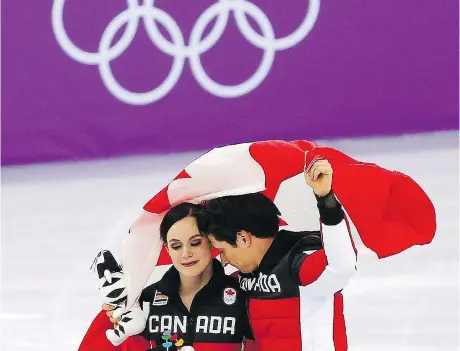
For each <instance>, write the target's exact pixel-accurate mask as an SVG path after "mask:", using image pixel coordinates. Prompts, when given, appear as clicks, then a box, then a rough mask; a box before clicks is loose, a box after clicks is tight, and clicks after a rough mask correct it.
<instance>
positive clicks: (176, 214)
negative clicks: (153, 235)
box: [160, 202, 201, 243]
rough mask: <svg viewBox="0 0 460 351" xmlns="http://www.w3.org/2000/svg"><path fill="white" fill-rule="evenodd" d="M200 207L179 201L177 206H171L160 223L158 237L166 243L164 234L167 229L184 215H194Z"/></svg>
mask: <svg viewBox="0 0 460 351" xmlns="http://www.w3.org/2000/svg"><path fill="white" fill-rule="evenodd" d="M200 208H201V206H200V205H195V204H191V203H187V202H184V203H181V204H179V205H177V206H174V207H172V208H171V209H170V210H169V211H168V212H167V213H166V215H165V216H164V218H163V220H162V221H161V224H160V237H161V240H163V242H165V243H166V241H167V240H166V236H167V234H168V232H169V229H171V227H172V226H173V225H174V224H175V223H176V222H179V221H180V220H181V219H184V218H186V217H194V216H195V213H196V212H197V211H198V210H199V209H200Z"/></svg>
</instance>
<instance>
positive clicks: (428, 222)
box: [122, 140, 436, 306]
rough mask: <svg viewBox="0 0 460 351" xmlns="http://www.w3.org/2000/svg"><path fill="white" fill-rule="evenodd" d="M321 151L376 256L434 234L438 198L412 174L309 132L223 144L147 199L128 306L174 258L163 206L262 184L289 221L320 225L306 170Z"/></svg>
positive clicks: (131, 239) (129, 247) (135, 229)
mask: <svg viewBox="0 0 460 351" xmlns="http://www.w3.org/2000/svg"><path fill="white" fill-rule="evenodd" d="M320 158H325V159H327V160H329V162H330V163H331V165H332V167H333V169H334V177H333V184H332V188H333V191H334V193H335V194H336V196H337V198H338V199H339V201H340V202H341V203H342V205H343V207H344V209H345V210H346V212H347V214H348V216H349V218H350V219H351V222H352V223H353V225H354V226H355V228H356V230H357V235H358V237H357V238H355V240H357V241H358V243H362V244H363V245H364V247H365V248H367V249H370V250H372V252H374V253H375V256H376V257H378V258H384V257H388V256H391V255H395V254H398V253H400V252H402V251H404V250H406V249H408V248H410V247H412V246H414V245H424V244H428V243H429V242H431V240H432V239H433V237H434V234H435V231H436V215H435V210H434V207H433V204H432V203H431V201H430V199H429V198H428V196H427V195H426V194H425V192H424V191H423V189H422V188H421V187H420V186H419V185H418V184H417V183H416V182H415V181H414V180H412V179H411V178H410V177H408V176H407V175H404V174H402V173H400V172H396V171H389V170H386V169H384V168H381V167H379V166H377V165H375V164H371V163H364V162H359V161H357V160H354V159H352V158H351V157H349V156H347V155H345V154H343V153H341V152H340V151H338V150H335V149H333V148H329V147H321V146H318V145H316V144H314V143H312V142H309V141H304V140H298V141H292V142H286V141H280V140H269V141H261V142H254V143H245V144H236V145H230V146H224V147H220V148H215V149H213V150H211V151H209V152H208V153H206V154H204V155H202V156H201V157H199V158H198V159H196V160H195V161H193V162H192V163H190V164H189V165H188V166H187V167H185V169H184V170H183V171H182V172H180V173H179V174H178V175H177V176H176V177H175V178H174V180H173V181H171V183H169V184H168V185H167V186H166V187H165V188H164V189H162V190H161V191H160V192H159V193H158V194H156V195H155V196H154V197H153V198H152V199H151V200H149V201H148V202H147V203H146V204H145V206H144V209H143V210H144V211H143V213H142V214H141V216H140V218H139V219H138V220H137V221H136V222H135V223H134V225H133V226H132V228H131V230H130V234H129V235H127V236H126V237H125V241H124V243H123V249H122V264H123V267H124V271H125V276H126V282H127V289H128V306H131V305H132V304H133V303H134V302H135V301H136V300H137V298H138V296H139V295H140V293H141V291H142V289H143V288H144V286H145V284H146V283H147V281H148V279H149V277H150V276H151V274H152V272H153V270H154V268H155V267H157V266H160V265H167V264H170V263H171V262H170V259H169V256H168V254H167V252H166V250H165V249H164V246H163V245H162V242H161V240H160V235H159V225H160V223H161V220H162V218H163V216H164V213H165V212H166V211H168V210H169V209H170V208H171V207H172V206H174V205H177V204H179V203H182V202H193V203H200V202H201V201H204V200H209V199H212V198H216V197H220V196H225V195H240V194H247V193H253V192H261V193H263V194H264V195H266V196H267V197H269V198H270V199H272V200H273V201H274V202H275V204H276V205H277V206H278V208H279V210H280V212H281V218H280V224H281V226H282V227H283V228H286V229H289V230H296V231H301V230H319V213H318V210H317V207H316V199H315V198H314V196H313V193H312V191H311V189H310V188H309V187H308V186H307V185H306V184H305V181H304V178H303V171H304V169H305V168H306V167H308V166H309V165H310V164H311V163H312V161H314V160H316V159H320ZM358 259H359V250H358ZM158 278H160V277H158Z"/></svg>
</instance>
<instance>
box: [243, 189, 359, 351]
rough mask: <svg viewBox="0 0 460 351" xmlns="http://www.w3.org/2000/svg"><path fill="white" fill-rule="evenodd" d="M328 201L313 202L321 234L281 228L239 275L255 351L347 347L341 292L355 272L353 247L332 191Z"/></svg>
mask: <svg viewBox="0 0 460 351" xmlns="http://www.w3.org/2000/svg"><path fill="white" fill-rule="evenodd" d="M318 201H320V200H318ZM321 201H323V200H321ZM328 203H329V204H330V205H331V207H327V208H326V207H325V206H324V203H322V202H321V203H319V206H318V207H319V210H320V218H321V221H322V224H321V232H317V233H316V235H315V234H313V233H312V232H290V231H286V230H281V231H280V232H279V233H278V234H277V235H276V237H275V239H274V241H273V242H272V244H271V246H270V247H269V249H268V251H267V252H266V254H265V255H264V257H263V259H262V261H261V263H260V265H259V267H258V268H257V269H256V270H255V271H254V272H252V273H251V274H241V273H240V286H241V288H242V289H243V290H245V291H246V292H247V294H248V296H249V317H250V322H251V327H252V331H253V333H254V337H255V341H256V342H257V346H258V350H259V351H346V350H347V338H346V329H345V319H344V315H343V299H342V294H341V290H342V289H343V288H344V286H345V285H346V284H347V282H348V280H349V278H350V277H351V275H352V274H353V273H354V271H355V266H356V251H355V249H354V245H353V242H352V239H351V235H350V233H349V230H348V225H347V222H346V220H345V218H344V212H343V211H342V208H341V205H340V204H339V203H338V202H337V201H336V199H335V197H334V195H333V194H332V193H331V194H330V195H329V196H328ZM312 234H313V235H312Z"/></svg>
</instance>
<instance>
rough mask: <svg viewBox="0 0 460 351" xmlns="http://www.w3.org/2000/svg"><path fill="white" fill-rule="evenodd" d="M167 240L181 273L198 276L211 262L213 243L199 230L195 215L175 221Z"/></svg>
mask: <svg viewBox="0 0 460 351" xmlns="http://www.w3.org/2000/svg"><path fill="white" fill-rule="evenodd" d="M166 241H167V242H166V247H167V249H168V252H169V255H170V256H171V260H172V262H173V264H174V267H176V269H177V270H178V271H179V273H180V274H183V275H185V276H190V277H193V276H197V275H199V274H201V273H202V272H203V271H204V270H205V269H206V267H208V265H209V264H210V262H211V259H212V257H211V248H212V247H211V243H210V242H209V240H208V238H206V237H204V236H202V235H201V234H200V232H199V231H198V226H197V223H196V219H195V218H194V217H185V218H183V219H181V220H180V221H177V222H176V223H174V225H173V226H172V227H171V228H170V229H169V231H168V234H167V235H166Z"/></svg>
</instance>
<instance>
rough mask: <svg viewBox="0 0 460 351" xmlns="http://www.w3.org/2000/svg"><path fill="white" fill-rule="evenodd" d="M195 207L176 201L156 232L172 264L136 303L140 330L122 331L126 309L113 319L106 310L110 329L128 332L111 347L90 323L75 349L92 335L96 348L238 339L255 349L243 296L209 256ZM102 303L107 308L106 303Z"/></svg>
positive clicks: (230, 343)
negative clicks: (136, 331) (137, 303)
mask: <svg viewBox="0 0 460 351" xmlns="http://www.w3.org/2000/svg"><path fill="white" fill-rule="evenodd" d="M199 208H200V205H194V204H189V203H182V204H180V205H178V206H176V207H173V208H172V209H171V210H170V211H169V212H168V213H167V214H166V215H165V217H164V219H163V221H162V223H161V226H160V236H161V239H162V241H163V243H164V245H165V247H166V249H167V251H168V253H169V255H170V256H171V260H172V263H173V266H172V267H171V268H170V269H169V270H168V271H167V272H166V273H165V274H164V276H163V278H162V279H161V280H160V281H158V282H157V283H155V284H153V285H150V286H148V287H147V288H145V289H144V290H143V292H142V295H141V297H140V299H139V304H140V306H141V308H142V312H143V315H144V319H143V320H144V321H146V323H145V329H144V330H143V331H142V332H141V333H139V334H138V335H130V334H129V333H128V332H126V331H127V330H129V326H128V325H129V323H130V322H131V320H130V316H132V315H130V314H129V313H130V312H129V311H128V312H127V313H126V314H122V315H121V316H120V317H119V318H113V317H112V313H113V311H112V310H109V311H108V312H107V315H108V316H109V317H110V322H111V323H114V324H115V328H114V329H112V331H111V333H115V334H116V335H117V336H118V335H120V334H121V333H126V336H128V335H130V336H129V337H127V338H126V340H124V341H123V342H121V344H119V346H114V345H112V344H111V343H109V342H108V341H107V339H106V335H104V334H102V333H100V332H99V333H95V332H94V331H91V329H92V327H90V330H89V331H88V333H87V335H86V337H85V339H84V340H83V343H82V345H81V346H80V348H79V350H80V351H96V350H95V349H94V346H92V345H95V343H94V340H95V338H98V339H100V338H103V339H105V340H104V341H102V340H97V342H102V343H105V346H98V350H97V351H108V350H111V351H115V350H117V351H125V350H129V351H145V350H147V349H151V350H157V351H160V350H162V351H163V350H164V351H176V350H182V351H188V350H195V351H211V350H219V351H240V350H242V344H243V343H245V344H247V345H249V344H250V345H249V346H247V348H246V350H248V349H249V348H251V349H252V350H254V349H255V346H254V344H253V343H252V341H249V342H245V341H246V339H247V338H249V339H252V334H251V330H250V326H249V320H248V315H247V308H246V296H245V294H244V292H243V291H241V289H240V288H239V285H238V282H237V281H236V280H235V279H234V278H232V277H230V276H227V275H226V274H225V272H224V268H223V267H222V264H221V263H220V262H219V261H218V260H216V259H212V256H211V250H212V246H211V244H210V242H209V240H208V239H207V238H206V237H205V236H203V235H202V234H201V233H200V232H199V230H198V225H197V221H196V218H195V216H194V215H195V213H196V211H197V210H199ZM104 308H105V309H107V310H108V309H109V308H107V305H105V306H104ZM112 308H113V306H112ZM105 318H107V317H105ZM107 322H108V318H107ZM113 327H114V326H113V325H111V328H113ZM115 334H112V335H115ZM89 335H91V337H89ZM107 335H108V337H109V339H110V333H109V334H107ZM105 341H107V342H105ZM115 344H118V343H117V342H116V343H115ZM98 345H99V344H98Z"/></svg>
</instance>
